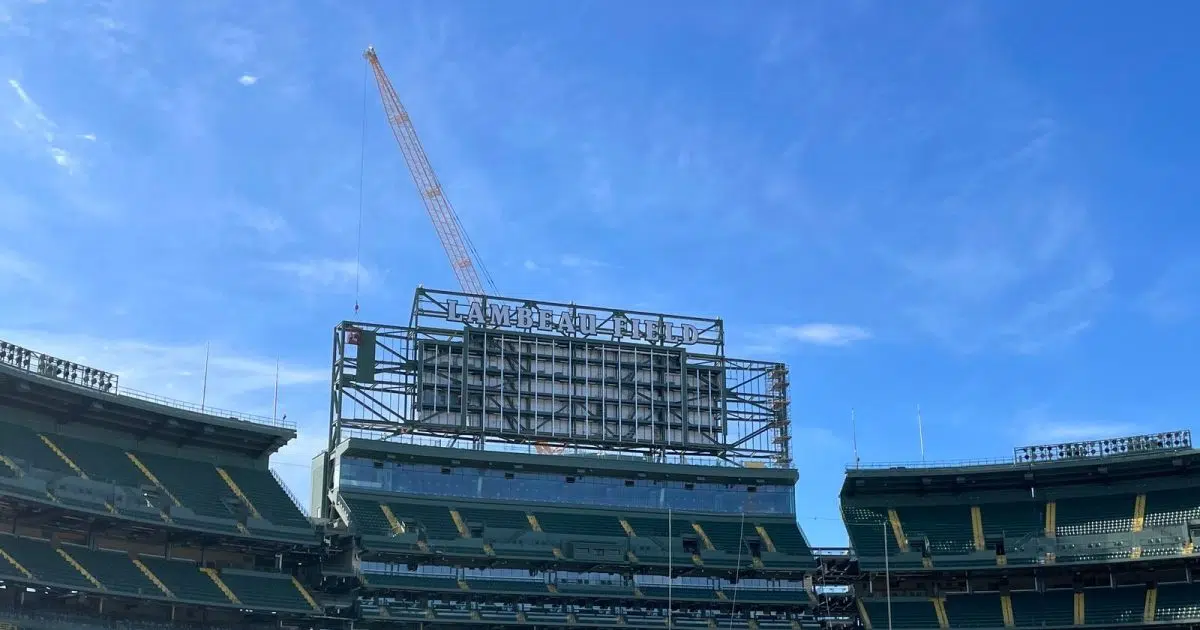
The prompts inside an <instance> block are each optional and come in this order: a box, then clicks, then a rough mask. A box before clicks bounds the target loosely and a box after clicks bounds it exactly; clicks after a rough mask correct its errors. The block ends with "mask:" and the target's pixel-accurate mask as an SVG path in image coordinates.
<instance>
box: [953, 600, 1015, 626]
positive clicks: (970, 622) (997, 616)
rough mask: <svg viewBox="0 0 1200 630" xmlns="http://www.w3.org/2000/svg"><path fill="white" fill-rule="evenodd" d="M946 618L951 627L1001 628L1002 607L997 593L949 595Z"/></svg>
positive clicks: (1002, 621) (1002, 620)
mask: <svg viewBox="0 0 1200 630" xmlns="http://www.w3.org/2000/svg"><path fill="white" fill-rule="evenodd" d="M946 618H947V619H949V621H950V627H951V628H1003V627H1004V609H1003V608H1002V607H1001V604H1000V595H999V594H998V593H983V594H979V595H950V596H948V597H947V598H946Z"/></svg>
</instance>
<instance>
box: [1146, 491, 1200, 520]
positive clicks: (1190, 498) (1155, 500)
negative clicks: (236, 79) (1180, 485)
mask: <svg viewBox="0 0 1200 630" xmlns="http://www.w3.org/2000/svg"><path fill="white" fill-rule="evenodd" d="M1196 519H1200V492H1198V491H1196V490H1191V491H1183V490H1151V491H1149V492H1147V493H1146V521H1145V526H1146V527H1167V526H1170V525H1183V524H1185V523H1187V522H1188V521H1192V520H1196Z"/></svg>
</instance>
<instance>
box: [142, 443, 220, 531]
mask: <svg viewBox="0 0 1200 630" xmlns="http://www.w3.org/2000/svg"><path fill="white" fill-rule="evenodd" d="M135 455H137V457H138V459H139V460H141V462H142V464H143V465H145V466H146V468H148V469H149V470H150V472H151V473H154V476H155V477H157V478H158V480H159V482H160V483H162V484H163V485H164V486H166V488H167V490H170V491H171V494H173V495H175V498H176V499H179V501H180V502H181V503H183V505H184V507H187V508H190V509H191V510H192V511H194V512H195V513H196V514H198V515H201V516H208V517H211V518H224V519H229V520H236V519H237V516H238V514H237V513H236V512H235V509H234V506H236V505H240V504H241V502H240V501H239V500H238V499H237V498H236V497H235V496H234V494H233V491H232V490H230V489H229V486H228V485H226V484H225V480H224V479H221V477H220V475H218V474H217V469H216V468H215V467H213V465H212V464H211V463H208V462H199V461H194V460H190V459H182V458H178V457H168V456H166V455H158V454H157V453H141V452H137V453H135Z"/></svg>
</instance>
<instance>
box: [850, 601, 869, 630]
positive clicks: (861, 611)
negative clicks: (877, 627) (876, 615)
mask: <svg viewBox="0 0 1200 630" xmlns="http://www.w3.org/2000/svg"><path fill="white" fill-rule="evenodd" d="M854 605H855V606H857V607H858V618H859V619H860V620H861V621H862V624H863V627H864V628H866V629H867V630H873V626H872V625H871V615H868V614H867V607H866V606H864V605H863V603H862V600H861V599H856V600H854Z"/></svg>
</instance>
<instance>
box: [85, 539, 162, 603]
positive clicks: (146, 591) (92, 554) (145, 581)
mask: <svg viewBox="0 0 1200 630" xmlns="http://www.w3.org/2000/svg"><path fill="white" fill-rule="evenodd" d="M63 549H64V550H65V551H66V552H67V553H69V554H71V557H72V558H75V561H76V562H78V563H79V564H80V565H81V566H83V568H85V569H87V571H88V573H91V574H92V577H94V578H96V579H97V580H99V581H100V583H101V584H103V585H104V588H106V589H108V590H110V591H117V592H121V593H130V594H132V595H139V596H142V597H165V596H166V595H165V594H164V593H163V592H162V591H161V590H159V588H158V587H157V586H155V585H154V583H153V582H151V581H150V578H147V577H146V576H145V574H143V573H142V572H141V571H139V570H138V568H137V565H135V564H134V563H133V560H131V559H130V558H129V554H128V553H125V552H123V551H104V550H96V549H88V548H87V547H80V546H76V545H64V546H63Z"/></svg>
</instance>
